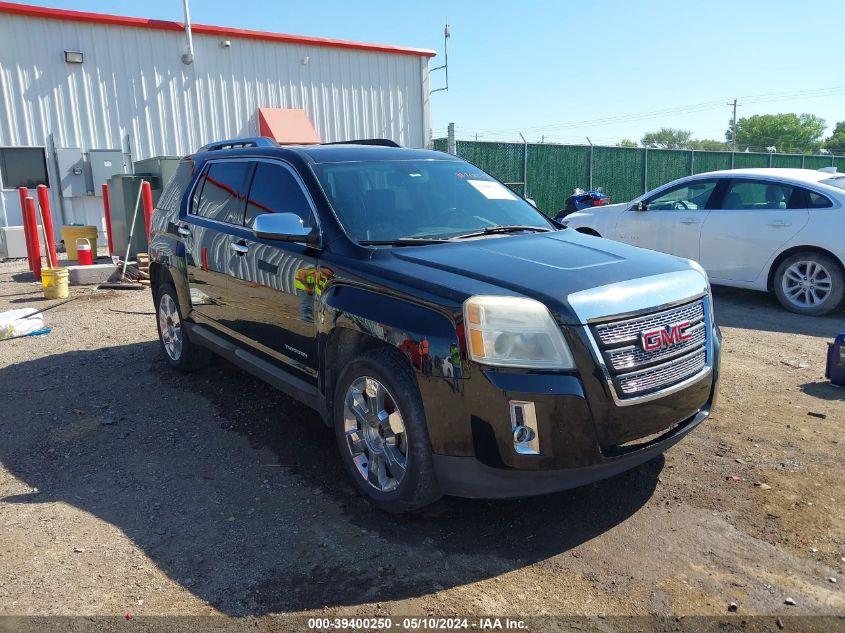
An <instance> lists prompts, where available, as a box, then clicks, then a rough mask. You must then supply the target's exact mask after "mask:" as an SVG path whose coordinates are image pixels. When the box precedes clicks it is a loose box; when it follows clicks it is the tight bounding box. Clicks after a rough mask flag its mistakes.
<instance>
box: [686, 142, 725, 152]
mask: <svg viewBox="0 0 845 633" xmlns="http://www.w3.org/2000/svg"><path fill="white" fill-rule="evenodd" d="M690 143H691V149H706V150H710V151H714V152H720V151H724V150H726V149H728V146H727V143H725V142H724V141H714V140H713V139H700V140H695V141H691V142H690Z"/></svg>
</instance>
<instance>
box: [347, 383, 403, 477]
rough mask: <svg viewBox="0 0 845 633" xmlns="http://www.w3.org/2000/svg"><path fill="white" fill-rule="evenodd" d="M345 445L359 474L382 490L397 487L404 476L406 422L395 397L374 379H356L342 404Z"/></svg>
mask: <svg viewBox="0 0 845 633" xmlns="http://www.w3.org/2000/svg"><path fill="white" fill-rule="evenodd" d="M343 423H344V432H345V435H346V446H347V448H348V449H349V453H350V455H351V456H352V461H353V463H354V464H355V467H356V469H357V470H358V474H359V475H361V477H362V478H363V479H364V481H366V482H367V483H369V484H370V485H371V486H372V487H373V488H375V489H376V490H379V491H381V492H392V491H393V490H396V488H397V487H398V486H399V484H400V483H401V481H402V478H403V477H404V476H405V470H406V466H407V459H408V457H407V455H408V444H407V438H406V435H405V423H404V422H403V420H402V414H401V413H400V412H399V407H398V406H397V404H396V401H395V400H394V399H393V396H392V395H391V394H390V392H389V391H388V390H387V388H386V387H385V386H384V385H383V384H382V383H381V382H379V381H378V380H376V379H375V378H370V377H369V376H361V377H360V378H357V379H355V381H353V382H352V384H351V385H349V389H347V390H346V397H345V398H344V405H343Z"/></svg>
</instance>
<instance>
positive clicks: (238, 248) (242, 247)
mask: <svg viewBox="0 0 845 633" xmlns="http://www.w3.org/2000/svg"><path fill="white" fill-rule="evenodd" d="M229 248H231V249H232V251H234V252H235V253H237V254H238V255H245V254H246V253H248V252H249V246H247V245H246V244H244V243H243V242H232V243H231V244H229Z"/></svg>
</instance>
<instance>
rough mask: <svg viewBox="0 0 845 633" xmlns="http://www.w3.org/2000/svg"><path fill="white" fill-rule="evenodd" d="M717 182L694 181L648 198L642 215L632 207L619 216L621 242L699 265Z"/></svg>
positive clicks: (617, 231)
mask: <svg viewBox="0 0 845 633" xmlns="http://www.w3.org/2000/svg"><path fill="white" fill-rule="evenodd" d="M717 182H718V181H716V180H698V179H697V180H691V181H688V182H685V183H682V184H679V185H675V186H674V187H671V188H669V189H665V190H663V191H660V192H658V193H656V194H654V195H652V196H650V197H648V198H646V199H645V200H643V210H642V211H637V210H636V209H635V208H633V207H632V208H631V209H629V210H627V211H624V212H623V213H622V214H621V215H620V218H619V224H618V225H617V229H616V233H617V236H618V239H620V240H621V241H623V242H626V243H628V244H633V245H635V246H641V247H643V248H650V249H652V250H655V251H660V252H662V253H670V254H672V255H677V256H679V257H686V258H687V259H694V260H696V261H698V258H699V256H700V251H699V240H700V237H701V227H702V225H703V224H704V221H705V220H706V218H707V215H708V213H709V203H710V199H711V198H712V197H713V193H714V191H715V189H716V185H717ZM623 234H624V236H623Z"/></svg>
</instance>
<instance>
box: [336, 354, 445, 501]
mask: <svg viewBox="0 0 845 633" xmlns="http://www.w3.org/2000/svg"><path fill="white" fill-rule="evenodd" d="M334 427H335V436H336V438H337V443H338V447H339V449H340V453H341V459H342V460H343V463H344V466H345V467H346V470H347V472H348V473H349V475H350V477H351V478H352V481H353V483H354V485H355V487H356V488H357V489H358V491H359V492H360V493H361V494H362V495H364V496H365V497H367V498H368V499H369V500H370V501H371V502H372V503H373V504H374V505H376V506H378V507H379V508H381V509H382V510H385V511H387V512H393V513H400V512H410V511H413V510H416V509H418V508H421V507H423V506H426V505H428V504H430V503H432V502H434V501H436V500H437V499H438V498H440V496H441V493H440V489H439V487H438V485H437V479H436V477H435V474H434V464H433V460H432V456H431V443H430V442H429V439H428V430H427V428H426V423H425V413H424V411H423V406H422V398H421V396H420V393H419V389H418V388H417V384H416V379H415V377H414V373H413V371H412V370H411V368H410V367H408V365H407V362H406V361H405V359H403V358H402V357H401V356H399V355H398V354H397V353H396V352H395V351H393V350H390V349H381V350H376V351H373V352H369V353H367V354H365V355H362V356H360V357H358V358H357V359H355V360H353V361H352V362H351V363H349V365H347V366H346V368H345V369H344V370H343V372H342V373H341V375H340V379H339V380H338V382H337V387H336V390H335V397H334Z"/></svg>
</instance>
